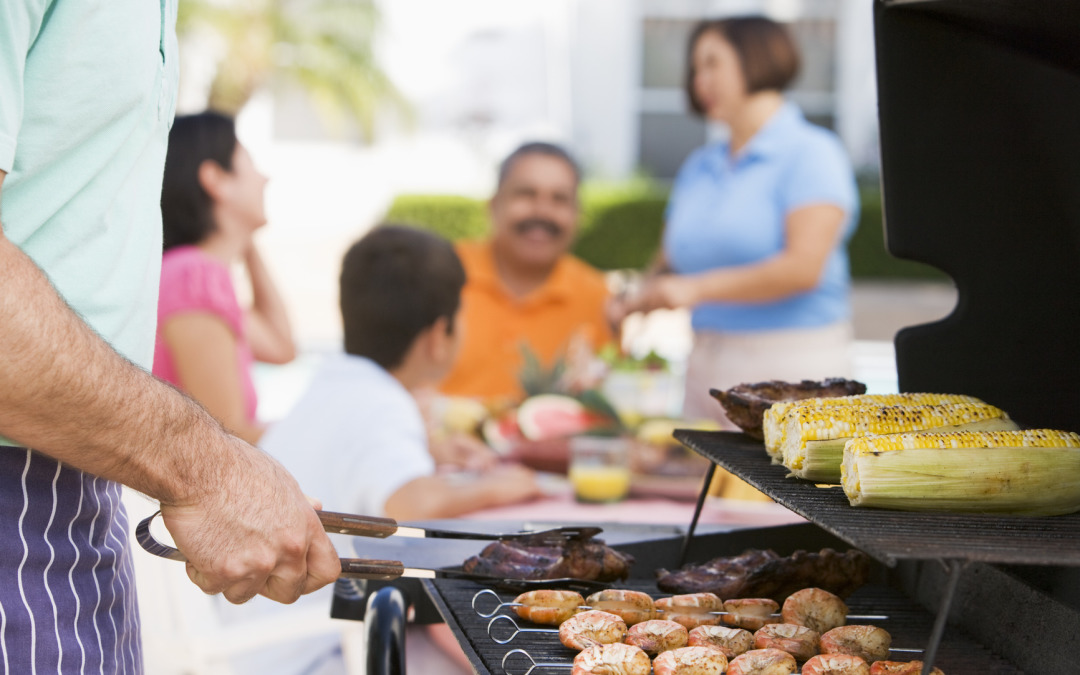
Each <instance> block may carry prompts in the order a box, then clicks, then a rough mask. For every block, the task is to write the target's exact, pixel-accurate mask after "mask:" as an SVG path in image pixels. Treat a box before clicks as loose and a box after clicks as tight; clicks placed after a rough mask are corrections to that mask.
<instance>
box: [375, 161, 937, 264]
mask: <svg viewBox="0 0 1080 675" xmlns="http://www.w3.org/2000/svg"><path fill="white" fill-rule="evenodd" d="M860 197H861V201H862V209H861V213H860V219H859V227H858V229H857V230H856V232H855V234H854V236H853V237H852V238H851V241H850V242H849V245H848V251H849V253H850V256H851V273H852V275H853V276H854V277H856V278H864V279H927V280H930V279H934V280H944V279H946V278H947V277H946V276H945V275H944V274H943V273H942V272H940V271H938V270H936V269H934V268H932V267H930V266H928V265H923V264H921V263H916V262H912V261H909V260H900V259H898V258H894V257H892V255H890V254H889V253H888V251H886V250H885V241H884V231H883V229H882V215H881V193H880V190H879V189H878V188H877V186H876V185H865V186H863V187H862V188H861V189H860ZM581 202H582V220H581V231H580V234H579V237H578V241H577V243H576V244H575V246H574V253H575V254H576V255H577V256H579V257H580V258H582V259H583V260H585V261H586V262H588V263H589V264H591V265H593V266H594V267H597V268H599V269H604V270H611V269H642V268H644V267H645V266H646V265H648V264H649V262H650V261H651V260H652V257H653V255H654V253H655V251H656V250H657V248H658V247H659V245H660V234H661V230H662V227H663V214H664V207H665V205H666V202H667V195H666V193H665V192H664V191H663V190H660V189H658V188H657V187H656V186H655V185H653V184H650V183H648V182H647V181H633V182H631V183H629V184H624V185H621V186H620V185H595V184H594V185H589V184H586V185H585V186H583V188H582V194H581ZM386 220H388V221H392V222H396V223H404V224H411V225H416V226H418V227H422V228H424V229H427V230H430V231H432V232H436V233H438V234H441V235H443V236H445V237H447V238H448V239H451V240H457V239H476V238H481V237H483V236H485V235H486V234H487V232H488V227H489V226H488V217H487V203H486V202H485V201H484V200H480V199H471V198H468V197H460V196H456V195H401V196H399V197H397V198H396V199H395V200H394V202H393V204H392V205H391V206H390V209H389V211H388V212H387V215H386Z"/></svg>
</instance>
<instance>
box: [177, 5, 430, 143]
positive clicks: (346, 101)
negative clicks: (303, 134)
mask: <svg viewBox="0 0 1080 675" xmlns="http://www.w3.org/2000/svg"><path fill="white" fill-rule="evenodd" d="M176 30H177V35H178V37H179V39H180V41H181V43H182V44H184V43H188V44H190V43H192V42H196V43H199V44H200V45H202V46H204V47H208V48H209V49H211V50H213V51H214V52H215V53H216V54H217V55H218V56H219V58H218V59H217V63H216V70H215V72H214V75H213V78H212V81H211V83H210V88H209V89H210V90H209V93H208V97H207V107H208V108H211V109H214V110H219V111H221V112H224V113H227V114H230V115H233V116H235V115H236V114H237V113H239V111H240V109H241V108H243V107H244V104H246V103H247V102H248V100H249V99H250V98H251V97H252V95H253V94H254V93H255V92H256V91H258V90H259V89H261V88H262V87H264V86H270V87H273V86H276V85H280V84H290V85H298V86H299V87H300V88H301V90H302V91H304V92H305V93H306V94H307V96H308V97H309V98H310V100H311V101H312V103H313V104H314V106H315V109H316V110H317V111H318V112H319V115H320V116H321V117H322V118H323V120H324V121H325V122H326V123H327V125H328V126H329V127H330V128H337V129H341V128H342V127H343V125H344V124H348V125H350V126H353V127H355V128H356V129H357V130H358V131H359V133H360V134H361V136H362V137H363V138H365V139H371V138H372V137H373V132H374V127H375V122H376V119H377V117H378V116H379V115H380V114H383V113H384V112H385V113H391V114H395V115H397V116H399V117H402V118H403V119H405V120H407V121H408V120H411V117H412V112H411V108H410V106H409V104H408V102H407V101H406V100H405V98H404V96H402V94H401V93H400V92H399V91H398V89H397V88H396V87H395V86H394V84H393V83H392V82H391V81H390V79H389V77H387V75H386V73H385V72H383V70H382V69H381V68H380V66H379V65H378V62H377V60H376V58H375V52H374V42H375V36H376V34H377V33H378V30H379V12H378V9H377V8H376V6H375V4H374V3H373V2H372V1H371V0H232V1H231V2H224V1H222V0H181V1H180V5H179V9H178V15H177V23H176ZM181 77H183V73H182V74H181Z"/></svg>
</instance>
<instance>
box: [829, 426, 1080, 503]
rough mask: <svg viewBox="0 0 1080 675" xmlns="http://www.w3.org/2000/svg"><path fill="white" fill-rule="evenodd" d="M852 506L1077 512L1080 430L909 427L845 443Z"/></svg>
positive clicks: (844, 469) (847, 489) (846, 488)
mask: <svg viewBox="0 0 1080 675" xmlns="http://www.w3.org/2000/svg"><path fill="white" fill-rule="evenodd" d="M841 474H842V477H841V478H842V485H843V488H844V494H846V495H847V498H848V501H849V502H850V503H851V505H852V506H870V507H878V508H887V509H900V510H905V511H952V512H964V513H998V514H1014V515H1027V516H1054V515H1062V514H1066V513H1074V512H1076V511H1080V434H1076V433H1072V432H1065V431H1057V430H1052V429H1033V430H1026V431H1004V432H963V433H951V434H950V433H942V434H934V433H928V434H927V433H911V434H897V435H894V436H868V437H864V438H856V439H852V440H851V441H849V442H848V443H847V444H846V446H845V448H844V459H843V463H842V468H841Z"/></svg>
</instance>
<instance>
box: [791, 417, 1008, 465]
mask: <svg viewBox="0 0 1080 675" xmlns="http://www.w3.org/2000/svg"><path fill="white" fill-rule="evenodd" d="M1000 429H1016V424H1015V423H1013V421H1012V420H1010V419H1009V417H1008V415H1006V414H1005V412H1004V411H1002V410H1001V409H1000V408H995V407H994V406H992V405H987V404H985V403H983V404H978V405H976V404H971V403H943V404H940V405H891V406H882V405H853V406H833V407H827V408H809V407H799V408H796V409H794V410H792V411H791V412H790V413H789V414H788V415H787V416H786V417H785V418H784V442H783V444H782V445H781V451H782V452H783V456H784V466H786V467H787V468H788V469H790V470H791V472H792V473H794V474H795V475H796V476H798V477H799V478H806V479H808V480H814V481H818V482H821V483H839V482H840V464H841V463H842V462H843V459H844V443H845V442H846V441H847V440H848V439H850V438H853V437H856V436H866V435H870V434H897V433H902V432H907V431H963V430H972V431H983V430H985V431H995V430H1000Z"/></svg>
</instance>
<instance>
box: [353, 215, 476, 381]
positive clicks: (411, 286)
mask: <svg viewBox="0 0 1080 675" xmlns="http://www.w3.org/2000/svg"><path fill="white" fill-rule="evenodd" d="M464 285H465V268H464V267H462V265H461V260H460V259H459V258H458V256H457V253H455V252H454V247H453V245H451V244H450V242H449V241H447V240H446V239H443V238H442V237H440V236H437V235H435V234H432V233H430V232H424V231H423V230H417V229H415V228H411V227H406V226H403V225H394V224H383V225H380V226H379V227H376V228H375V229H374V230H372V231H371V232H369V233H368V234H367V235H366V236H364V238H362V239H361V240H360V241H358V242H356V243H355V244H353V245H352V248H350V249H349V251H348V252H347V253H346V254H345V260H344V262H343V263H342V265H341V319H342V323H343V324H344V328H345V351H346V353H348V354H353V355H355V356H364V357H367V358H369V359H371V360H372V361H374V362H375V363H377V364H379V365H380V366H382V367H383V368H385V369H387V370H390V369H392V368H396V367H397V366H399V365H401V363H402V361H403V360H404V359H405V355H406V353H408V351H409V348H410V347H411V346H412V344H413V342H414V341H415V340H416V338H417V336H418V335H420V333H421V332H422V331H423V330H424V329H426V328H429V327H430V326H431V325H432V324H433V323H435V321H436V320H437V319H439V318H440V317H447V318H448V319H449V320H450V321H449V324H448V326H447V330H448V332H450V331H453V319H454V315H455V314H456V313H457V310H458V306H459V305H460V304H461V289H462V287H463V286H464Z"/></svg>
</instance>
